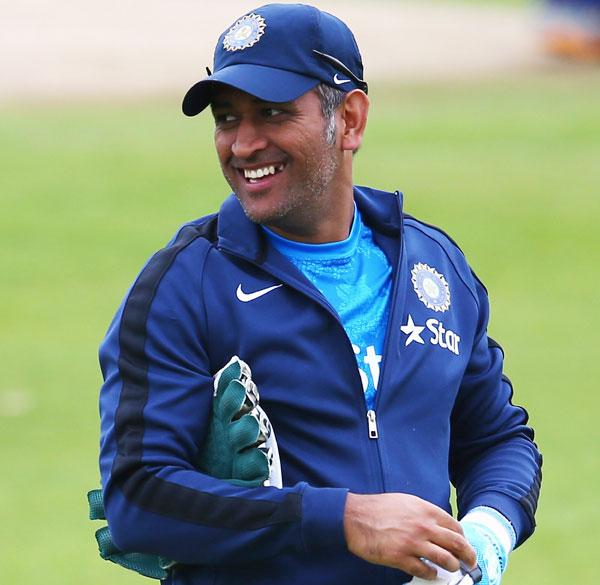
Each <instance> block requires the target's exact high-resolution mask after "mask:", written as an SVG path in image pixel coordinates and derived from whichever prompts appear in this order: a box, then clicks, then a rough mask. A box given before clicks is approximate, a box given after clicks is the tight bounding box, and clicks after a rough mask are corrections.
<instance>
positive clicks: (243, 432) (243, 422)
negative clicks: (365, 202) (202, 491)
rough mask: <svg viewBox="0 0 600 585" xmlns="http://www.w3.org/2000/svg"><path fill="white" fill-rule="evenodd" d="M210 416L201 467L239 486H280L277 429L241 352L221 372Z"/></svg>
mask: <svg viewBox="0 0 600 585" xmlns="http://www.w3.org/2000/svg"><path fill="white" fill-rule="evenodd" d="M214 388H215V391H214V395H213V402H212V419H211V424H210V426H209V429H208V434H207V436H206V439H205V441H204V447H203V449H202V453H201V455H200V465H199V468H200V470H201V471H203V472H204V473H206V474H208V475H210V476H212V477H216V478H218V479H226V480H228V481H229V482H231V483H233V484H235V485H241V486H257V485H265V486H267V485H271V486H275V487H281V486H282V483H281V465H280V462H279V450H278V449H277V441H276V440H275V434H274V433H273V428H272V426H271V423H270V421H269V418H268V417H267V415H266V414H265V412H264V410H263V409H262V408H261V407H260V405H259V404H258V402H259V395H258V390H257V388H256V384H255V383H254V382H253V381H252V372H251V371H250V368H249V366H248V364H246V363H245V362H243V361H242V360H240V359H239V358H238V357H237V356H234V357H233V358H231V360H230V361H229V363H228V364H227V365H226V366H225V367H224V368H223V369H221V370H220V371H219V372H217V374H216V376H215V381H214Z"/></svg>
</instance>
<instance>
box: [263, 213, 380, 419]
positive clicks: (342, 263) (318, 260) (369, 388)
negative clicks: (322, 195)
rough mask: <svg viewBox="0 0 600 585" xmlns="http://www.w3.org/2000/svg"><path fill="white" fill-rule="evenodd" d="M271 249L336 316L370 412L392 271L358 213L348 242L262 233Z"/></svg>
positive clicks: (267, 230)
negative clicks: (312, 287) (308, 241)
mask: <svg viewBox="0 0 600 585" xmlns="http://www.w3.org/2000/svg"><path fill="white" fill-rule="evenodd" d="M264 231H265V233H266V235H267V237H268V239H269V241H270V242H271V244H272V245H273V246H274V247H275V248H276V249H277V250H278V251H279V252H280V253H281V254H283V255H284V256H286V257H287V258H288V259H289V260H290V261H291V262H292V263H293V264H294V265H295V266H296V267H297V268H298V269H299V270H301V271H302V273H303V274H304V275H305V276H306V278H308V280H310V281H311V282H312V283H313V284H314V285H315V287H316V288H317V289H319V290H320V291H321V293H322V294H323V296H324V297H325V298H326V299H327V300H328V301H329V303H330V304H331V305H332V306H333V308H334V309H335V310H336V311H337V313H338V315H339V317H340V320H341V322H342V324H343V326H344V329H345V330H346V333H347V335H348V337H349V338H350V341H351V343H352V349H353V350H354V353H355V355H356V361H357V363H358V371H359V374H360V378H361V381H362V384H363V390H364V393H365V400H366V402H367V408H368V409H369V410H371V409H373V408H374V403H375V392H376V391H377V386H378V384H379V375H380V372H381V367H382V365H383V364H382V363H381V360H382V355H383V343H384V340H385V333H386V328H387V322H388V316H389V305H390V296H391V289H392V269H391V266H390V264H389V262H388V260H387V258H386V256H385V254H384V253H383V251H382V250H381V249H380V248H379V246H377V245H376V244H375V242H374V241H373V233H372V232H371V230H370V229H369V227H367V226H366V225H365V224H364V223H363V221H362V218H361V215H360V212H359V211H358V208H356V207H355V210H354V221H353V223H352V230H351V231H350V235H349V236H348V238H346V239H345V240H343V241H341V242H332V243H328V244H305V243H301V242H295V241H292V240H288V239H286V238H282V237H281V236H279V235H278V234H276V233H274V232H273V231H271V230H269V229H267V228H264Z"/></svg>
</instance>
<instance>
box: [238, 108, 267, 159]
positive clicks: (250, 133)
mask: <svg viewBox="0 0 600 585" xmlns="http://www.w3.org/2000/svg"><path fill="white" fill-rule="evenodd" d="M266 146H267V138H266V136H265V135H264V132H262V131H261V128H260V126H259V125H258V124H257V123H256V122H255V121H253V120H251V119H247V118H242V120H241V121H240V122H239V124H238V125H237V129H236V134H235V139H234V141H233V144H232V145H231V152H232V153H233V155H234V156H236V157H238V158H250V157H251V156H252V155H253V154H254V153H255V152H256V151H258V150H263V149H264V148H266Z"/></svg>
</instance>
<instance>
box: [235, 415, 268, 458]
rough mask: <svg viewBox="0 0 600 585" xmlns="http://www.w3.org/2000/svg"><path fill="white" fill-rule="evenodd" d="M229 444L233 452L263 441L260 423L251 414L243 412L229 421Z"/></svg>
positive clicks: (264, 438) (256, 445)
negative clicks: (237, 418)
mask: <svg viewBox="0 0 600 585" xmlns="http://www.w3.org/2000/svg"><path fill="white" fill-rule="evenodd" d="M229 439H230V444H231V447H232V449H233V451H234V452H241V451H243V450H244V449H248V448H250V447H258V446H259V445H261V444H262V443H264V442H265V440H266V436H265V434H264V433H263V429H262V428H261V425H260V423H259V422H258V420H257V419H256V418H255V417H254V416H253V415H252V414H245V415H244V416H242V417H241V418H240V419H239V420H236V421H235V422H233V423H231V425H230V429H229Z"/></svg>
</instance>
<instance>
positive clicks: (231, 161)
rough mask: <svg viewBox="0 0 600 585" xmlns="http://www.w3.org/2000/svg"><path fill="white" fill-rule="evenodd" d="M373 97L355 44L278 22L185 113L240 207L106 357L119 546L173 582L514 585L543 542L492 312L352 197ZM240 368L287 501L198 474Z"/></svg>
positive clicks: (430, 249) (294, 12)
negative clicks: (166, 561) (470, 577)
mask: <svg viewBox="0 0 600 585" xmlns="http://www.w3.org/2000/svg"><path fill="white" fill-rule="evenodd" d="M367 89H368V88H367V84H366V83H365V82H364V81H363V67H362V61H361V56H360V53H359V50H358V47H357V45H356V42H355V40H354V37H353V35H352V33H351V32H350V30H349V29H348V28H347V26H346V25H345V24H344V23H342V22H341V21H340V20H338V19H337V18H335V17H333V16H331V15H329V14H327V13H324V12H321V11H319V10H317V9H316V8H312V7H309V6H304V5H278V4H272V5H267V6H264V7H261V8H258V9H256V10H253V11H251V12H249V13H248V14H246V15H244V16H243V17H242V18H240V19H239V20H237V21H236V22H235V23H234V24H233V25H232V26H231V27H230V28H228V29H227V30H226V31H225V32H224V33H223V34H222V35H221V37H220V38H219V40H218V42H217V46H216V50H215V60H214V70H213V72H212V73H210V72H209V75H208V77H207V78H206V79H204V80H202V81H200V82H199V83H197V84H196V85H194V86H193V87H192V88H191V89H190V90H189V92H188V93H187V95H186V96H185V98H184V102H183V111H184V113H185V114H187V115H189V116H193V115H196V114H198V113H200V112H201V111H202V110H204V109H205V108H206V107H208V106H210V108H211V110H212V113H213V116H214V120H215V145H216V149H217V153H218V157H219V161H220V164H221V168H222V171H223V174H224V175H225V177H226V179H227V181H228V182H229V184H230V185H231V188H232V190H233V192H234V194H233V195H231V196H230V197H229V198H227V199H226V200H225V202H224V203H223V205H222V207H221V209H220V211H219V213H218V214H215V215H211V216H208V217H204V218H201V219H199V220H197V221H194V222H191V223H190V224H187V225H185V226H184V227H183V228H182V229H181V230H180V231H179V233H178V234H177V235H176V236H175V238H174V239H173V240H172V241H171V243H170V244H169V245H168V246H167V247H166V248H164V249H163V250H161V251H160V252H158V253H157V254H156V255H155V256H154V257H153V258H152V259H151V260H150V261H149V262H148V264H147V265H146V266H145V267H144V269H143V270H142V272H141V273H140V275H139V276H138V278H137V280H136V281H135V283H134V285H133V286H132V288H131V290H130V291H129V293H128V295H127V297H126V299H125V300H124V302H123V305H122V306H121V308H120V309H119V311H118V313H117V316H116V317H115V320H114V321H113V323H112V325H111V327H110V329H109V332H108V334H107V337H106V340H105V341H104V343H103V345H102V347H101V353H100V357H101V364H102V369H103V374H104V377H105V384H104V386H103V389H102V394H101V411H102V449H101V470H102V478H103V489H104V500H105V507H106V514H107V518H108V521H109V526H110V529H111V532H112V535H113V538H114V540H115V543H116V545H117V546H118V547H119V548H120V549H122V550H125V551H139V552H144V553H151V554H156V555H161V556H163V557H167V558H170V559H173V560H174V561H176V562H177V563H178V564H177V565H176V566H175V567H174V569H173V570H172V572H171V574H170V576H169V578H168V581H167V582H169V583H172V584H177V585H182V584H186V585H187V584H194V585H196V584H203V583H228V584H229V583H246V584H248V583H261V584H269V583H286V584H288V583H303V584H304V583H332V584H334V583H335V584H352V583H357V584H358V583H361V584H363V583H383V582H386V583H406V582H408V581H410V580H411V579H412V576H416V577H420V578H425V579H433V578H435V576H436V568H435V567H434V566H433V565H432V563H433V564H435V565H438V566H439V567H441V569H440V571H441V570H446V571H450V572H454V571H457V570H458V569H459V567H460V566H461V565H462V567H463V572H464V571H465V570H468V569H471V568H472V567H474V566H476V564H479V566H480V567H481V569H482V571H483V573H484V577H483V582H484V583H499V582H500V575H501V572H502V571H503V570H504V568H505V567H506V562H507V556H508V554H509V552H510V551H511V550H512V549H513V548H514V547H515V546H516V545H519V544H521V543H522V542H523V541H524V540H525V539H526V538H527V537H528V536H529V535H530V534H531V533H532V531H533V529H534V512H535V508H536V505H537V498H538V493H539V486H540V465H541V458H540V456H539V454H538V452H537V449H536V447H535V445H534V443H533V441H532V438H533V433H532V431H531V429H529V428H528V427H527V426H526V423H527V414H526V413H525V412H524V410H522V409H521V408H518V407H515V406H513V405H512V404H511V396H512V389H511V386H510V383H509V382H508V380H507V379H506V378H505V377H504V376H503V375H502V351H501V349H500V347H499V346H498V345H497V344H496V343H495V342H493V341H492V340H491V339H489V338H488V337H487V333H486V327H487V321H488V303H487V295H486V292H485V289H484V288H483V286H482V285H481V284H480V283H479V281H478V280H477V279H476V277H475V276H474V275H473V274H472V273H471V271H470V269H469V267H468V265H467V263H466V261H465V259H464V257H463V255H462V253H461V252H460V250H459V249H458V248H457V247H456V245H455V244H454V243H453V242H452V241H451V240H450V239H449V238H448V237H447V236H445V235H444V234H443V233H442V232H440V231H438V230H437V229H435V228H432V227H430V226H427V225H425V224H423V223H421V222H419V221H417V220H415V219H413V218H410V217H408V216H404V215H403V213H402V207H401V206H402V200H401V196H400V194H399V193H394V194H391V193H383V192H380V191H376V190H374V189H370V188H363V187H356V186H354V185H353V181H352V166H353V154H354V153H355V152H356V150H357V149H358V148H359V147H360V145H361V141H362V138H363V134H364V131H365V126H366V121H367V114H368V108H369V100H368V97H367ZM232 356H240V357H241V358H242V359H243V360H244V361H245V362H246V363H247V364H248V365H249V367H250V368H251V371H252V374H251V376H252V379H253V381H254V382H255V383H256V385H257V386H258V389H259V391H260V397H261V406H262V408H263V409H264V411H265V412H266V413H267V415H268V417H269V419H270V422H271V424H272V426H273V429H274V431H275V434H276V436H277V442H278V446H279V453H280V456H281V477H282V482H283V487H282V488H280V489H278V488H276V487H263V486H261V487H247V486H243V485H242V486H240V485H234V484H232V483H231V482H228V481H224V480H223V479H217V478H216V477H212V476H211V474H208V473H202V472H201V471H199V469H198V465H197V461H198V459H199V458H200V457H201V453H202V450H203V448H204V447H203V445H204V442H205V440H206V435H207V429H208V426H209V420H210V413H211V402H212V400H213V377H214V376H215V374H216V373H217V371H219V370H221V368H223V366H224V365H225V364H228V363H230V359H231V357H232ZM357 366H358V367H357ZM450 482H452V483H454V485H455V486H456V489H457V497H458V508H459V509H458V512H459V517H462V520H461V522H460V523H459V522H458V521H457V520H455V519H454V518H453V517H452V516H451V515H450V511H451V510H450V504H449V497H450Z"/></svg>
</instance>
